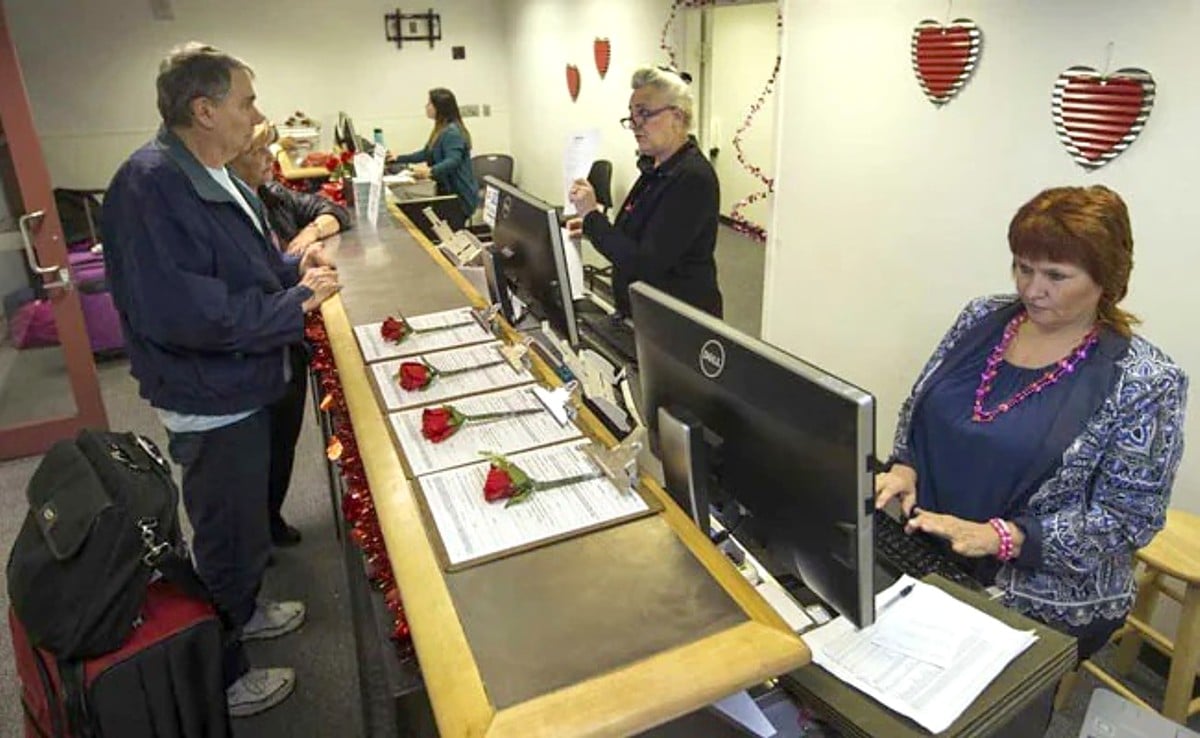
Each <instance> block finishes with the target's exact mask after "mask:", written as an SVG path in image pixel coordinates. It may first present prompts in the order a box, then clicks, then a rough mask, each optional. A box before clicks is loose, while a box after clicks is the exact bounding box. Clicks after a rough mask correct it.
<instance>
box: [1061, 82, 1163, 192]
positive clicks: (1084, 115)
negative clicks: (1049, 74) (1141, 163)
mask: <svg viewBox="0 0 1200 738" xmlns="http://www.w3.org/2000/svg"><path fill="white" fill-rule="evenodd" d="M1154 90H1155V85H1154V78H1153V77H1151V76H1150V73H1149V72H1147V71H1146V70H1144V69H1137V68H1133V67H1127V68H1124V69H1118V70H1117V71H1115V72H1113V73H1112V74H1108V75H1105V74H1101V73H1100V72H1098V71H1097V70H1095V69H1092V68H1091V67H1070V68H1069V69H1067V70H1066V71H1064V72H1063V73H1062V74H1060V75H1058V81H1057V82H1055V83H1054V96H1053V100H1052V102H1051V110H1052V111H1053V113H1054V128H1055V130H1056V131H1058V138H1059V140H1061V141H1062V142H1063V146H1066V147H1067V152H1068V153H1070V154H1071V158H1072V159H1074V160H1075V161H1076V163H1078V164H1079V165H1081V166H1082V167H1084V168H1085V169H1089V170H1091V169H1097V168H1099V167H1102V166H1104V165H1105V164H1107V163H1108V162H1110V161H1112V160H1113V159H1115V158H1117V157H1118V156H1120V155H1121V153H1122V152H1123V151H1125V149H1127V148H1129V145H1130V144H1131V143H1133V141H1134V139H1136V138H1137V137H1138V134H1140V133H1141V132H1142V128H1143V127H1145V125H1146V119H1147V118H1149V117H1150V109H1151V108H1153V107H1154Z"/></svg>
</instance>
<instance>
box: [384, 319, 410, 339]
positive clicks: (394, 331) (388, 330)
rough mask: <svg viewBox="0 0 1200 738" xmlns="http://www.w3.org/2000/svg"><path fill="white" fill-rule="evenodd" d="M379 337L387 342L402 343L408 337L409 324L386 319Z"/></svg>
mask: <svg viewBox="0 0 1200 738" xmlns="http://www.w3.org/2000/svg"><path fill="white" fill-rule="evenodd" d="M379 335H380V336H382V337H383V340H385V341H391V342H392V343H400V342H401V341H403V340H404V337H405V336H407V335H408V323H405V322H404V321H403V320H397V319H395V318H393V317H390V316H389V317H388V318H385V319H384V321H383V325H382V326H380V327H379Z"/></svg>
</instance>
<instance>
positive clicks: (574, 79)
mask: <svg viewBox="0 0 1200 738" xmlns="http://www.w3.org/2000/svg"><path fill="white" fill-rule="evenodd" d="M581 81H582V78H581V77H580V76H579V67H577V66H575V65H574V64H568V65H567V92H568V93H570V95H571V102H575V100H577V99H578V98H579V84H580V82H581Z"/></svg>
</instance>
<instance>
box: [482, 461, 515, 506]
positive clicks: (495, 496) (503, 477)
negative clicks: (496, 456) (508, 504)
mask: <svg viewBox="0 0 1200 738" xmlns="http://www.w3.org/2000/svg"><path fill="white" fill-rule="evenodd" d="M516 493H517V488H516V487H515V486H513V480H512V477H510V476H509V475H508V472H506V471H505V470H503V469H501V468H500V467H498V466H496V465H495V464H492V466H491V468H489V469H488V473H487V481H485V482H484V483H483V499H484V500H486V501H487V502H498V501H500V500H507V499H508V498H510V497H512V496H513V495H514V494H516Z"/></svg>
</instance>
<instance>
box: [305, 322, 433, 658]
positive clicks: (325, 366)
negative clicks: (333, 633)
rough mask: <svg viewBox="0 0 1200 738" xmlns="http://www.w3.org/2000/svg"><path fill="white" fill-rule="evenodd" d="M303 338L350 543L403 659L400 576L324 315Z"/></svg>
mask: <svg viewBox="0 0 1200 738" xmlns="http://www.w3.org/2000/svg"><path fill="white" fill-rule="evenodd" d="M304 337H305V338H306V339H308V342H309V344H311V345H312V352H313V354H312V361H311V366H312V368H313V370H314V371H315V372H316V374H317V382H318V383H319V386H320V389H321V403H320V408H321V410H322V411H324V412H328V413H329V418H330V422H331V425H332V427H333V437H332V438H330V439H328V446H327V448H326V453H327V455H328V456H329V457H330V461H333V462H334V463H336V464H337V465H338V469H339V471H340V472H341V475H342V481H343V483H344V484H345V488H346V491H345V493H344V494H343V495H342V517H344V518H345V520H346V522H347V523H348V524H349V526H350V528H349V533H348V535H349V536H350V540H352V541H353V542H354V545H356V546H358V547H359V548H360V549H361V550H362V552H363V558H364V559H365V561H366V565H367V577H368V578H369V579H370V581H371V584H372V585H373V586H374V587H375V588H376V589H378V590H380V591H381V592H383V593H384V602H385V603H386V605H387V608H388V611H389V612H390V613H391V614H392V618H393V620H392V633H391V637H392V641H393V642H394V643H395V644H396V650H397V652H398V654H399V655H400V657H401V658H411V657H412V656H413V645H412V634H411V633H410V631H409V627H408V619H407V618H406V617H405V614H404V602H403V600H401V598H400V590H399V588H398V587H397V586H396V575H395V574H394V573H393V572H392V565H391V561H390V559H389V558H388V553H387V545H386V544H385V543H384V540H383V531H382V530H380V528H379V519H378V517H376V515H375V503H374V501H373V500H372V499H371V489H370V485H369V484H368V483H367V472H366V469H365V468H364V467H363V462H362V457H361V456H360V455H359V451H358V443H357V441H356V440H355V437H354V428H353V426H352V425H351V424H350V412H349V409H348V408H347V406H346V395H345V393H344V392H343V391H342V383H341V380H340V379H338V370H337V366H336V365H335V363H334V360H333V350H332V349H331V348H330V346H329V336H328V334H326V332H325V322H324V320H323V319H322V318H321V315H320V313H318V312H312V313H309V314H308V317H307V318H306V320H305V326H304Z"/></svg>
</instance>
